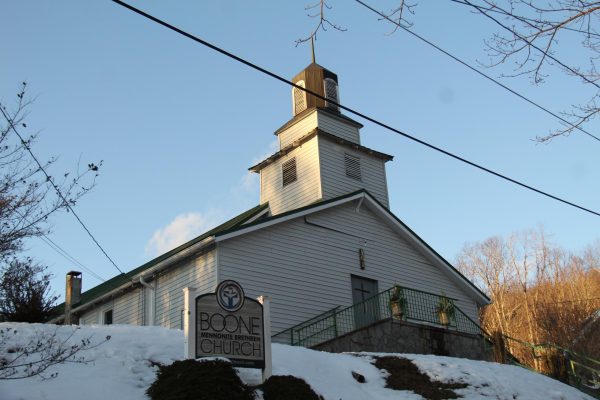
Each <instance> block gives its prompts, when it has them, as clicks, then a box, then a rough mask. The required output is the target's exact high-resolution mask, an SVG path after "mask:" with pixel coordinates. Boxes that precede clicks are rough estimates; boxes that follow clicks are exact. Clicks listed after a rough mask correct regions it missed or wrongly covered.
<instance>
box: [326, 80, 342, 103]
mask: <svg viewBox="0 0 600 400" xmlns="http://www.w3.org/2000/svg"><path fill="white" fill-rule="evenodd" d="M324 85H325V98H326V99H327V100H331V101H333V102H335V103H332V102H331V101H327V100H326V101H325V107H327V108H331V109H332V110H335V111H338V106H337V104H336V103H339V101H340V99H339V96H338V86H337V82H336V81H334V80H333V79H331V78H325V80H324Z"/></svg>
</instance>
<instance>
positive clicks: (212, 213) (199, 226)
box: [145, 139, 279, 257]
mask: <svg viewBox="0 0 600 400" xmlns="http://www.w3.org/2000/svg"><path fill="white" fill-rule="evenodd" d="M278 150H279V141H278V140H277V139H276V140H274V141H272V142H271V143H269V146H268V148H267V149H265V151H264V153H263V155H262V156H259V157H254V158H253V159H252V165H254V164H258V163H259V162H261V161H263V160H264V159H266V158H267V157H269V156H270V155H272V154H273V153H275V152H277V151H278ZM258 190H259V175H258V174H256V173H254V172H250V171H247V172H246V173H245V174H244V175H243V176H242V177H241V178H240V179H239V181H238V182H237V183H236V184H235V185H233V186H231V187H230V188H229V193H230V194H231V195H230V196H229V198H228V199H227V201H225V202H224V203H222V204H221V208H216V209H209V210H208V211H206V212H188V213H185V214H180V215H178V216H176V217H175V218H174V219H173V220H172V221H171V222H169V223H168V224H167V225H166V226H164V227H163V228H160V229H157V230H156V231H154V234H153V235H152V237H151V238H150V240H148V243H147V244H146V249H145V252H146V256H148V257H156V256H158V255H160V254H163V253H166V252H167V251H169V250H172V249H174V248H175V247H177V246H179V245H181V244H183V243H185V242H187V241H188V240H191V239H193V238H194V237H196V236H198V235H201V234H202V233H204V232H206V231H208V230H209V229H211V228H213V227H215V226H217V225H219V224H220V223H222V222H223V221H225V220H226V219H227V218H231V216H232V215H231V214H232V212H231V211H227V212H226V211H224V208H227V209H229V210H236V209H240V208H242V209H246V208H248V207H249V204H250V205H251V206H254V205H256V204H258Z"/></svg>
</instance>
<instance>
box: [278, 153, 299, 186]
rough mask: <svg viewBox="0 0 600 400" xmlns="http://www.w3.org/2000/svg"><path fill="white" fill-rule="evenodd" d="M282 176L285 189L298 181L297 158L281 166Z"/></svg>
mask: <svg viewBox="0 0 600 400" xmlns="http://www.w3.org/2000/svg"><path fill="white" fill-rule="evenodd" d="M281 176H282V178H281V181H282V182H283V186H284V187H285V186H287V185H289V184H290V183H292V182H295V181H296V180H297V179H298V175H297V174H296V157H294V158H292V159H291V160H288V161H286V162H284V163H283V164H281Z"/></svg>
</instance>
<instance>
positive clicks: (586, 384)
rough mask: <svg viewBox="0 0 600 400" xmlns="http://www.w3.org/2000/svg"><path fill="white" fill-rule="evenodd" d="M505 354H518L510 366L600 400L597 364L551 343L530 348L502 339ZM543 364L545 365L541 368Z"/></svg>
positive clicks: (527, 345)
mask: <svg viewBox="0 0 600 400" xmlns="http://www.w3.org/2000/svg"><path fill="white" fill-rule="evenodd" d="M503 337H504V340H505V341H506V343H507V346H508V350H509V351H510V352H511V353H513V352H514V353H515V354H517V358H513V359H511V360H510V362H511V363H512V364H515V365H518V366H521V367H524V368H527V369H532V370H534V371H535V370H537V369H540V370H541V371H546V372H543V373H544V374H545V375H548V376H550V377H552V378H554V379H558V380H561V381H563V382H565V383H568V384H570V385H571V386H574V387H576V388H578V389H580V390H582V391H584V392H586V393H587V394H589V395H591V396H594V397H595V398H597V399H600V361H598V360H594V359H593V358H590V357H587V356H585V355H583V354H579V353H575V352H574V351H571V350H569V349H565V348H563V347H560V346H558V345H555V344H553V343H542V344H531V343H528V342H524V341H522V340H519V339H515V338H512V337H510V336H506V335H504V336H503ZM540 364H546V365H543V366H542V365H540Z"/></svg>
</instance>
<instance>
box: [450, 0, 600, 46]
mask: <svg viewBox="0 0 600 400" xmlns="http://www.w3.org/2000/svg"><path fill="white" fill-rule="evenodd" d="M450 1H452V2H454V3H458V4H462V5H465V6H470V4H468V3H466V2H464V1H463V0H450ZM485 8H486V9H487V10H488V11H489V12H493V13H495V14H501V15H504V16H512V15H511V14H510V13H508V12H507V11H506V10H503V9H498V8H488V7H485ZM512 17H513V18H515V19H516V20H518V21H521V22H524V23H527V24H528V25H529V26H532V23H544V24H558V21H550V20H546V21H541V20H536V19H534V18H529V17H524V16H522V15H520V16H512ZM560 29H561V30H565V31H571V32H577V33H582V34H584V35H586V36H594V37H597V38H600V34H598V33H596V32H589V31H583V30H581V29H574V28H571V27H568V26H562V27H561V28H560Z"/></svg>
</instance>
